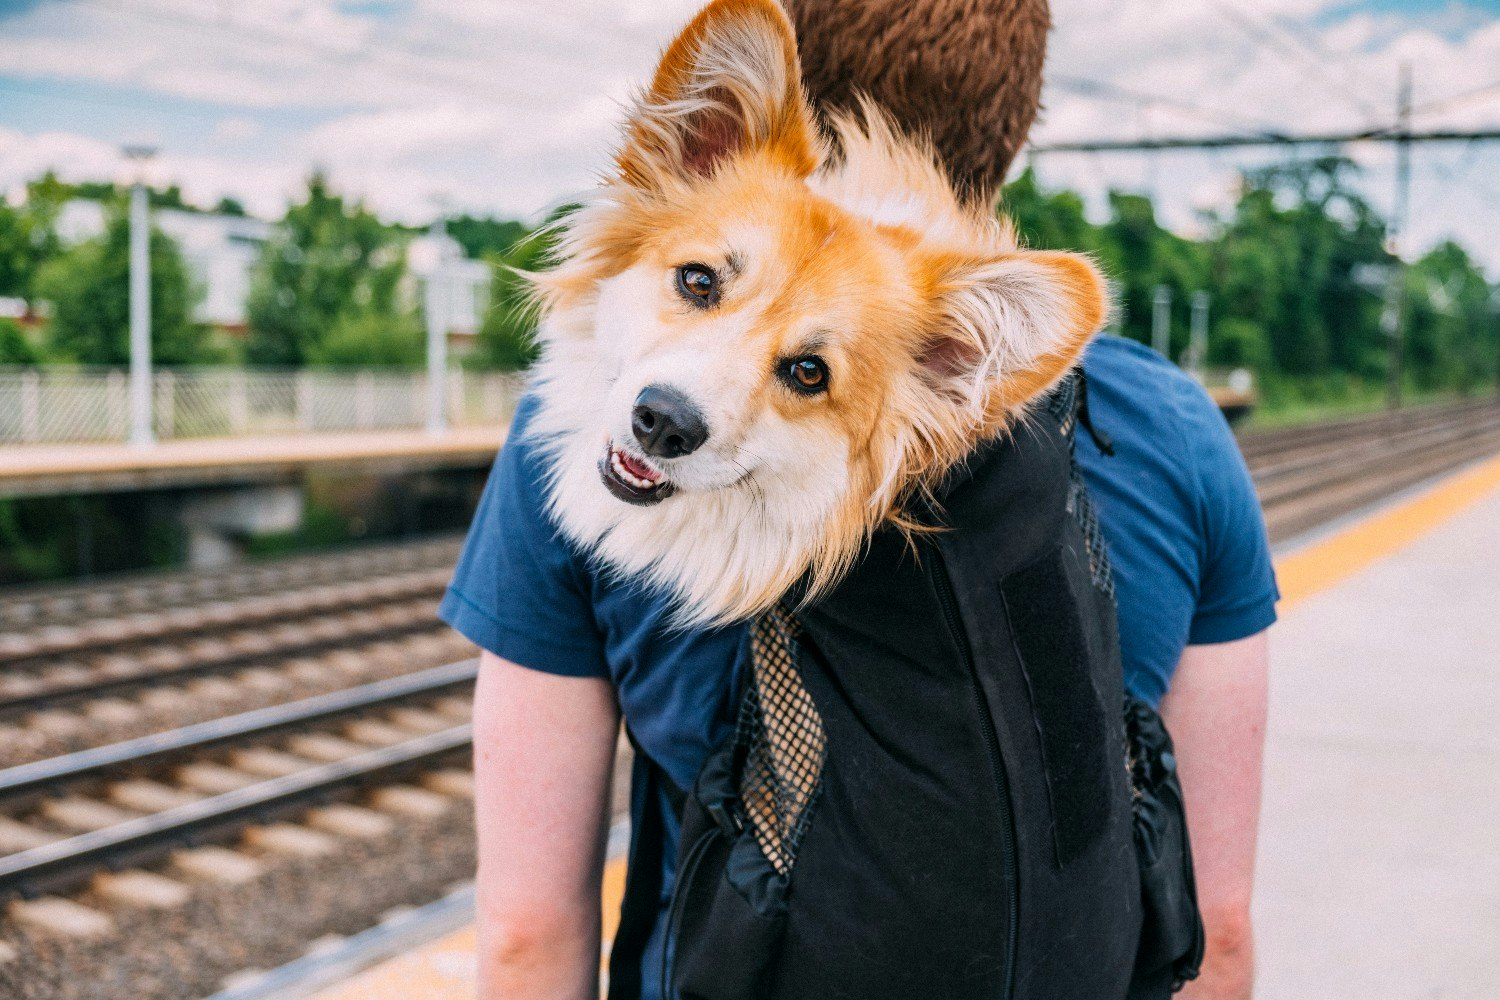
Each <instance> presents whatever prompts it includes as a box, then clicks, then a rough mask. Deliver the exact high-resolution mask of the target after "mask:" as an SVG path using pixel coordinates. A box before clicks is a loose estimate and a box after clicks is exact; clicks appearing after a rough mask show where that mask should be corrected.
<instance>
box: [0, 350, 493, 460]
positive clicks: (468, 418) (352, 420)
mask: <svg viewBox="0 0 1500 1000" xmlns="http://www.w3.org/2000/svg"><path fill="white" fill-rule="evenodd" d="M521 384H522V382H521V378H520V377H519V376H516V375H505V374H493V373H491V374H479V373H472V372H462V371H452V372H450V373H449V374H448V385H447V392H446V404H447V417H448V423H449V424H450V425H453V426H481V425H485V424H499V423H502V422H503V421H506V420H508V419H509V418H510V415H511V412H512V410H514V408H515V404H516V400H517V399H518V398H519V396H520V392H521ZM153 390H154V391H153V400H152V402H153V415H154V421H155V425H156V427H155V429H156V436H157V438H158V439H160V440H171V439H174V438H206V437H236V436H243V435H249V434H288V433H298V432H310V431H380V430H410V429H414V428H421V427H425V426H426V424H427V413H428V406H429V395H428V382H427V375H426V373H425V372H395V373H392V372H378V371H350V372H328V371H274V370H265V369H245V368H178V369H163V370H158V371H157V372H155V373H154V386H153ZM129 393H130V390H129V382H128V379H127V378H126V375H125V372H123V371H120V370H113V369H87V368H82V369H74V368H66V369H51V368H41V369H38V368H8V367H0V446H3V445H15V444H68V443H86V442H110V441H125V440H127V439H128V438H129V436H130V398H129Z"/></svg>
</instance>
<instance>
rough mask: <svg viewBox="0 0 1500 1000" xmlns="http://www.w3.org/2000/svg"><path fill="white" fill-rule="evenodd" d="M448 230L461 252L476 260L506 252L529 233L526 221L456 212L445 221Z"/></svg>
mask: <svg viewBox="0 0 1500 1000" xmlns="http://www.w3.org/2000/svg"><path fill="white" fill-rule="evenodd" d="M447 231H448V235H449V236H451V237H452V238H453V239H454V241H455V242H457V243H458V245H459V246H461V247H463V248H464V255H465V256H467V257H473V258H474V259H476V260H483V259H486V258H493V257H497V256H500V255H502V254H505V253H507V252H508V251H509V250H510V249H511V247H513V246H515V244H516V243H517V242H519V241H520V240H522V239H524V238H525V237H526V236H527V234H528V233H529V230H528V229H527V228H526V224H525V223H522V222H517V221H515V220H514V219H496V218H492V217H489V216H477V215H455V216H454V217H453V218H451V219H449V220H448V226H447Z"/></svg>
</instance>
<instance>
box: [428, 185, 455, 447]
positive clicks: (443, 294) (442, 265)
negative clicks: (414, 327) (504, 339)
mask: <svg viewBox="0 0 1500 1000" xmlns="http://www.w3.org/2000/svg"><path fill="white" fill-rule="evenodd" d="M432 243H433V247H434V257H433V264H432V273H431V274H429V275H428V276H427V302H426V310H425V311H426V313H427V433H428V434H432V435H439V434H442V433H443V431H444V430H446V429H447V427H448V298H449V296H450V295H451V294H452V292H451V291H450V290H449V288H448V266H447V265H448V216H447V211H446V209H445V208H441V207H440V208H439V210H438V217H437V219H436V220H435V221H434V222H433V223H432Z"/></svg>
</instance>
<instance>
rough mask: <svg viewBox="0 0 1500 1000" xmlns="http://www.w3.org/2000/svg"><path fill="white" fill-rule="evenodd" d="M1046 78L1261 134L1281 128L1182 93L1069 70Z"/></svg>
mask: <svg viewBox="0 0 1500 1000" xmlns="http://www.w3.org/2000/svg"><path fill="white" fill-rule="evenodd" d="M1047 81H1048V82H1049V83H1052V84H1054V85H1056V86H1058V87H1062V88H1063V89H1064V90H1067V91H1069V92H1071V93H1074V94H1078V95H1080V96H1084V97H1098V98H1101V99H1106V100H1118V101H1123V102H1129V103H1138V104H1154V105H1157V106H1159V107H1162V108H1168V109H1171V110H1174V111H1177V112H1179V113H1181V114H1185V115H1189V116H1191V117H1194V118H1197V119H1199V120H1202V121H1207V122H1212V123H1213V124H1215V125H1228V126H1230V127H1231V128H1239V129H1244V130H1247V131H1252V132H1255V133H1256V134H1260V135H1275V134H1278V133H1279V132H1280V130H1279V129H1278V128H1277V127H1276V126H1274V125H1271V124H1270V123H1268V122H1266V121H1264V120H1255V119H1249V118H1244V117H1241V116H1240V115H1236V114H1234V113H1232V112H1228V111H1223V110H1220V109H1218V108H1210V107H1205V106H1204V105H1201V104H1195V103H1193V102H1192V101H1185V100H1183V99H1182V98H1179V97H1168V96H1166V95H1164V94H1155V93H1149V92H1147V91H1142V90H1136V89H1134V88H1130V87H1122V86H1120V85H1119V84H1115V83H1110V82H1108V81H1105V80H1092V79H1089V78H1087V77H1081V76H1072V75H1070V74H1066V73H1053V74H1050V75H1048V76H1047Z"/></svg>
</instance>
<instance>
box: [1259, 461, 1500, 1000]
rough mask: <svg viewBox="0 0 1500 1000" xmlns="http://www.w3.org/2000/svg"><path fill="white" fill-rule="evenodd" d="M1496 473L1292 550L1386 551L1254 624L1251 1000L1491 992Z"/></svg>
mask: <svg viewBox="0 0 1500 1000" xmlns="http://www.w3.org/2000/svg"><path fill="white" fill-rule="evenodd" d="M1497 487H1500V464H1497V463H1494V462H1491V463H1489V464H1487V465H1485V466H1481V467H1479V468H1477V469H1474V470H1470V471H1469V472H1468V473H1465V474H1463V475H1461V476H1458V477H1455V478H1454V479H1452V480H1450V481H1449V482H1447V483H1445V484H1443V485H1442V486H1440V487H1438V488H1437V489H1435V490H1433V491H1431V492H1430V493H1428V494H1427V495H1426V496H1424V497H1422V498H1419V499H1418V500H1417V501H1415V502H1414V503H1413V504H1409V505H1407V506H1405V507H1404V508H1399V509H1397V510H1394V511H1391V512H1388V513H1387V514H1384V515H1382V516H1381V517H1380V518H1379V519H1378V521H1377V522H1376V523H1375V524H1374V525H1370V524H1366V525H1358V526H1355V527H1354V528H1353V529H1351V530H1350V531H1349V532H1346V533H1345V534H1344V535H1342V536H1339V537H1335V538H1333V539H1330V540H1328V542H1326V543H1324V544H1323V545H1321V546H1314V547H1313V549H1311V550H1309V551H1307V552H1305V553H1299V554H1298V555H1297V556H1295V557H1293V558H1294V559H1296V560H1297V561H1298V562H1299V563H1300V564H1301V572H1303V573H1304V575H1306V574H1319V573H1324V574H1326V573H1329V572H1332V573H1334V574H1337V573H1339V572H1340V568H1341V567H1340V564H1341V563H1347V562H1348V561H1350V560H1351V559H1352V560H1353V561H1355V562H1358V561H1359V560H1360V558H1361V555H1365V556H1368V555H1369V554H1370V552H1369V548H1370V547H1371V546H1372V545H1373V546H1376V547H1379V546H1380V545H1384V546H1386V547H1388V548H1390V549H1392V551H1390V552H1388V553H1387V554H1384V555H1383V556H1382V557H1379V558H1377V559H1376V560H1374V561H1372V562H1370V564H1369V565H1366V566H1364V567H1363V568H1358V567H1352V568H1354V570H1355V571H1354V572H1352V574H1351V575H1348V576H1347V577H1346V578H1345V579H1343V580H1342V581H1340V582H1337V583H1336V584H1335V585H1333V586H1331V587H1329V588H1327V589H1322V590H1321V591H1318V590H1310V591H1309V590H1304V591H1303V592H1302V593H1300V594H1296V595H1291V594H1289V596H1291V597H1293V599H1294V601H1295V603H1294V604H1293V606H1292V607H1290V608H1289V609H1286V611H1285V613H1284V615H1283V620H1282V622H1281V624H1279V625H1278V626H1276V628H1275V629H1274V630H1273V632H1272V656H1271V659H1272V676H1271V681H1272V693H1271V717H1270V725H1269V731H1268V744H1267V762H1266V786H1265V787H1266V790H1265V805H1264V812H1263V819H1262V826H1261V850H1260V865H1259V869H1258V878H1259V884H1258V886H1257V893H1256V902H1257V906H1256V927H1257V932H1258V935H1259V941H1258V944H1259V948H1260V963H1259V964H1260V976H1259V988H1258V989H1257V992H1256V996H1257V997H1260V998H1263V1000H1294V998H1295V1000H1302V998H1308V997H1316V998H1319V1000H1381V998H1391V1000H1397V998H1401V1000H1406V998H1411V1000H1418V998H1421V1000H1428V998H1442V1000H1468V998H1472V1000H1480V998H1485V1000H1493V998H1496V997H1500V489H1497ZM1466 504H1469V505H1468V506H1467V508H1466V509H1462V508H1464V506H1465V505H1466ZM1434 507H1436V508H1445V507H1449V508H1458V509H1455V510H1454V511H1453V514H1454V516H1451V517H1450V518H1449V519H1448V520H1446V521H1445V522H1444V523H1442V524H1441V525H1440V526H1438V527H1436V528H1435V530H1431V532H1430V533H1428V534H1426V535H1425V537H1422V538H1420V540H1416V541H1413V540H1412V539H1413V536H1415V535H1417V534H1420V533H1422V532H1423V531H1426V530H1427V529H1428V528H1429V527H1430V522H1431V521H1432V520H1433V519H1434V517H1435V516H1442V515H1443V514H1444V513H1445V512H1444V511H1443V510H1441V509H1438V510H1434ZM1372 527H1375V528H1378V529H1379V530H1378V531H1372V530H1371V529H1372ZM1403 543H1410V544H1405V545H1404V547H1403ZM1287 568H1288V569H1293V568H1294V567H1293V566H1288V567H1287ZM1350 568H1351V567H1349V566H1344V567H1343V569H1350ZM1288 582H1289V583H1293V582H1296V581H1292V580H1289V581H1288Z"/></svg>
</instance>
